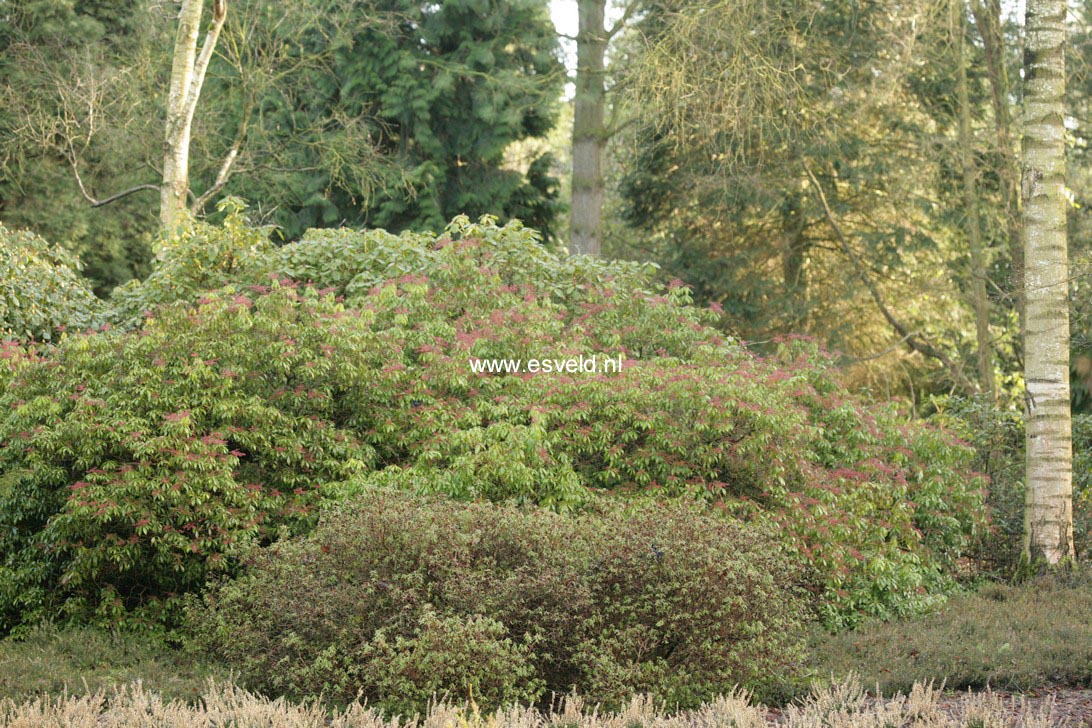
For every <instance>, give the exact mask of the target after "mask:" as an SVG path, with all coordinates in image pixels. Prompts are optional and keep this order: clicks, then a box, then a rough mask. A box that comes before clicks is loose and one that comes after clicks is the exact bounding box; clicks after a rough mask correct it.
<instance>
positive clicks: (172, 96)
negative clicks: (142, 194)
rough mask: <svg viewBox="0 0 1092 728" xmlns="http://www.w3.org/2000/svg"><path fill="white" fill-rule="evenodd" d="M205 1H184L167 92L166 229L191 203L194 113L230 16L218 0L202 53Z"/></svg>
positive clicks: (162, 205) (162, 202)
mask: <svg viewBox="0 0 1092 728" xmlns="http://www.w3.org/2000/svg"><path fill="white" fill-rule="evenodd" d="M204 4H205V3H204V0H182V9H181V10H180V11H179V14H178V33H177V35H176V36H175V43H174V58H173V60H172V62H171V82H170V88H169V90H168V93H167V123H166V138H165V140H164V145H163V185H162V186H161V187H160V193H159V195H160V196H159V221H160V226H161V227H162V229H163V231H164V232H170V231H171V230H173V229H174V227H175V225H176V224H177V223H178V216H179V214H180V213H181V212H182V211H183V210H185V209H186V208H187V206H188V205H187V202H188V197H189V191H190V131H191V127H192V126H193V114H194V111H195V110H196V109H197V99H198V98H199V97H200V95H201V86H202V84H204V81H205V71H206V70H207V69H208V65H209V61H210V60H212V52H213V49H214V48H215V47H216V40H217V38H219V35H220V29H221V28H222V27H223V25H224V18H225V17H226V15H227V5H226V1H225V0H214V1H213V6H212V26H211V27H210V28H209V32H208V35H207V36H206V37H205V42H204V44H202V46H201V53H200V55H198V52H197V36H198V34H199V33H200V30H201V12H202V10H203V9H204Z"/></svg>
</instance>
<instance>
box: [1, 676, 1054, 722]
mask: <svg viewBox="0 0 1092 728" xmlns="http://www.w3.org/2000/svg"><path fill="white" fill-rule="evenodd" d="M939 698H940V694H939V692H938V691H936V690H934V689H933V688H932V687H930V686H923V685H916V686H915V687H914V689H913V690H912V691H911V692H910V694H909V695H899V696H896V697H894V698H891V699H886V700H875V699H872V698H870V697H869V696H868V695H867V694H866V693H865V691H864V690H863V689H862V688H861V686H860V683H859V682H857V681H854V680H849V681H847V682H845V683H842V684H840V685H838V686H835V687H834V688H829V689H823V690H817V691H816V692H815V693H813V694H812V695H810V696H809V697H808V698H807V699H806V700H804V701H802V702H801V703H800V704H798V705H794V706H790V707H789V708H787V709H786V710H785V711H784V712H783V713H782V714H781V715H780V716H778V717H777V725H781V726H792V727H793V728H901V727H903V726H905V727H907V728H909V727H911V726H913V727H915V728H918V727H920V728H946V727H948V726H952V727H954V726H966V727H967V728H1003V727H1007V726H1012V727H1013V728H1015V727H1016V726H1021V727H1022V728H1040V727H1041V728H1048V727H1050V726H1058V725H1063V723H1060V722H1058V721H1055V720H1054V719H1053V716H1052V715H1051V714H1050V711H1049V708H1044V709H1040V710H1038V711H1032V710H1029V709H1023V708H1019V707H1017V709H1016V710H1015V711H1013V712H1015V713H1016V714H1017V715H1016V717H1013V716H1012V715H1010V710H1009V708H1010V707H1011V706H1008V705H1006V703H1005V702H1004V701H1003V700H1002V699H1001V698H1000V697H998V696H995V695H992V694H988V693H986V694H980V695H975V696H973V697H972V698H969V699H967V700H964V701H961V703H960V704H959V705H958V706H957V707H956V708H955V709H954V710H952V711H951V712H949V711H947V710H945V709H944V708H943V707H942V706H941V705H940V704H939V702H938V701H939ZM770 720H772V718H771V717H770V714H769V712H768V711H767V709H766V708H765V707H763V706H760V705H753V704H752V703H751V702H750V701H749V699H748V696H747V695H745V694H743V693H738V692H737V693H734V694H730V695H727V696H724V697H721V698H718V699H717V700H715V701H713V702H711V703H708V704H706V705H705V706H704V707H702V708H701V709H700V710H694V711H685V712H680V713H675V714H669V713H667V712H664V711H663V710H662V709H661V708H660V707H658V706H656V705H654V704H653V703H652V701H650V700H649V699H648V698H643V697H636V698H634V699H633V700H632V701H631V702H630V703H629V705H628V706H627V707H626V708H625V709H624V710H621V711H619V712H617V713H600V712H599V711H598V710H596V709H595V708H592V707H589V706H585V705H584V704H583V703H582V701H581V700H580V699H579V698H569V699H566V700H565V701H564V702H563V703H562V704H561V705H560V706H559V707H558V708H557V709H556V710H553V711H550V712H548V713H542V712H539V711H536V710H533V709H527V708H519V707H515V708H509V709H505V710H499V711H497V712H495V713H490V714H482V713H481V712H479V711H478V710H477V709H476V708H475V707H474V706H473V705H471V706H469V707H465V706H464V707H459V706H452V705H438V706H436V707H434V708H433V709H432V711H431V712H430V713H429V715H428V716H427V717H424V718H420V717H415V718H413V719H410V720H403V719H397V718H395V719H387V718H384V717H383V716H382V715H380V714H378V713H376V712H374V711H373V710H371V709H370V708H367V707H366V706H364V705H361V704H360V703H354V704H352V705H350V706H349V707H348V708H347V709H346V710H344V711H342V712H338V713H336V714H330V713H329V712H328V711H327V709H326V708H324V707H323V706H322V705H321V704H319V703H317V702H316V703H309V704H303V705H297V704H292V703H288V702H286V701H284V700H283V699H278V700H269V699H267V698H262V697H259V696H256V695H253V694H251V693H248V692H246V691H244V690H242V689H240V688H237V687H234V686H232V685H230V684H228V685H218V684H216V683H215V682H212V681H210V682H209V684H208V687H207V689H206V691H205V694H204V696H203V698H202V700H200V701H198V702H197V703H196V704H187V703H186V702H184V701H181V700H173V701H164V700H163V699H162V698H161V697H160V696H159V694H158V693H154V692H152V691H149V690H146V689H145V688H144V687H143V686H142V685H141V684H140V683H131V684H129V685H128V686H126V687H124V688H121V689H117V690H115V691H114V692H113V693H112V694H110V695H108V694H107V693H106V692H105V691H103V690H99V691H98V692H97V693H93V694H89V695H82V696H72V695H67V694H63V695H60V696H53V697H43V698H37V699H33V700H30V701H28V702H22V703H19V702H16V701H14V700H11V699H4V700H3V701H0V726H10V727H11V728H16V727H18V728H52V727H57V728H61V727H62V726H63V727H64V728H83V727H85V726H86V727H87V728H143V727H148V728H152V727H158V726H164V727H166V726H171V727H177V728H214V727H215V728H228V727H229V726H231V727H232V728H258V727H259V726H261V728H282V727H284V728H289V727H291V728H311V727H312V726H313V727H314V728H319V727H320V726H321V727H322V728H509V727H511V728H729V727H732V728H762V727H765V726H768V725H770V722H769V721H770Z"/></svg>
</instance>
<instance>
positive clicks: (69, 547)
mask: <svg viewBox="0 0 1092 728" xmlns="http://www.w3.org/2000/svg"><path fill="white" fill-rule="evenodd" d="M346 318H349V319H351V317H350V316H348V314H346V312H345V311H344V310H343V309H342V307H340V306H338V305H337V304H335V303H333V302H332V301H331V300H329V299H319V298H318V297H316V296H314V295H309V296H306V297H303V298H301V297H299V296H297V294H296V292H295V291H294V290H291V289H283V290H279V291H278V292H277V294H276V295H268V296H263V297H262V298H261V299H259V300H258V301H257V302H252V301H250V300H249V299H246V297H244V296H242V295H238V294H233V293H231V292H230V291H227V292H224V293H223V294H220V295H214V296H211V297H209V298H207V299H205V300H204V302H203V303H201V304H200V305H199V306H198V307H196V308H188V307H184V306H176V307H173V308H166V309H162V310H161V311H160V314H159V317H158V318H156V319H153V320H149V321H147V322H146V326H145V328H144V329H143V330H141V331H140V332H139V333H138V334H118V333H115V332H104V333H100V334H97V335H94V336H80V337H74V338H68V339H66V340H64V341H63V342H61V343H60V344H59V345H58V346H56V347H54V348H51V349H49V350H48V351H47V352H46V354H39V353H38V352H36V351H34V350H20V349H16V348H13V347H9V348H8V349H7V350H6V352H5V353H6V355H7V358H6V359H5V360H4V363H5V365H6V366H5V370H6V375H5V376H6V377H7V378H8V387H6V388H5V390H4V391H3V392H2V393H0V442H2V443H3V447H0V472H2V473H3V475H2V476H0V631H7V630H10V629H12V628H14V627H15V626H17V625H19V624H27V623H31V624H32V623H34V622H37V621H39V620H40V619H43V618H56V619H59V620H61V621H66V620H74V621H77V622H85V621H88V620H90V621H93V622H96V623H102V624H114V623H116V622H118V621H124V622H127V623H129V624H131V625H135V624H149V625H154V623H157V622H160V621H162V620H167V621H168V622H169V617H170V614H171V610H172V609H173V606H174V604H175V603H176V600H177V597H178V596H180V595H181V594H183V593H185V592H187V591H191V590H194V589H197V588H200V587H201V585H202V584H203V583H204V580H205V576H206V573H207V572H209V571H210V570H211V571H216V570H220V569H228V568H230V567H231V566H232V564H233V563H234V558H235V557H236V556H237V555H238V554H240V553H242V552H243V551H245V550H246V548H247V547H248V546H249V545H250V544H252V543H255V542H261V541H263V540H268V539H271V538H273V537H275V536H276V535H277V534H278V533H279V532H280V530H281V529H282V528H287V529H288V530H289V531H299V530H301V529H304V528H306V527H307V526H308V524H309V523H312V522H313V515H312V513H311V511H312V509H313V508H314V506H315V505H316V504H317V503H318V502H319V501H320V500H321V499H322V498H323V489H324V488H325V487H326V484H327V483H330V482H335V481H338V480H341V479H344V478H345V477H347V476H348V475H351V474H352V473H353V472H354V470H356V469H360V468H365V467H369V466H370V464H371V458H372V455H371V449H370V448H368V447H367V445H365V444H363V443H362V442H360V439H359V437H357V436H356V435H355V434H354V433H353V431H352V430H350V429H346V428H345V427H344V425H345V424H346V422H347V420H348V419H350V418H349V417H348V416H346V415H345V414H344V413H343V412H342V405H341V404H340V402H339V399H338V398H339V393H340V392H344V391H351V390H354V389H356V388H360V387H366V386H367V382H368V380H369V379H370V378H372V377H373V376H374V371H375V370H374V368H373V367H374V364H375V360H374V359H373V358H372V355H374V354H375V352H370V353H369V352H367V351H364V350H363V349H362V348H361V345H360V344H361V342H360V341H359V340H355V339H354V338H353V337H352V336H344V337H342V336H341V334H340V333H339V332H340V330H341V329H342V328H343V319H346ZM338 340H340V344H339V346H338V347H336V348H335V347H331V346H330V345H329V344H328V343H327V342H328V341H338ZM354 341H356V343H355V344H354Z"/></svg>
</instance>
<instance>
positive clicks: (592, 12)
mask: <svg viewBox="0 0 1092 728" xmlns="http://www.w3.org/2000/svg"><path fill="white" fill-rule="evenodd" d="M606 5H607V3H606V0H577V8H578V12H579V16H580V29H579V32H578V33H577V36H576V97H575V99H574V108H573V190H572V217H571V222H570V230H569V233H570V237H569V251H570V252H571V253H573V254H578V253H585V254H588V255H599V254H600V251H601V249H602V240H601V238H602V229H601V228H602V225H601V217H602V211H603V150H604V147H605V146H606V137H607V134H606V129H605V127H604V120H605V115H606V114H605V112H606V54H607V42H608V36H607V30H606V28H605V25H604V24H605V21H606Z"/></svg>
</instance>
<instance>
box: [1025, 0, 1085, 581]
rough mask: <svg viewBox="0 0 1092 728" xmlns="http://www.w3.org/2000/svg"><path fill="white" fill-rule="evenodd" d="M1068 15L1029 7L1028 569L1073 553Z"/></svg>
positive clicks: (1052, 6)
mask: <svg viewBox="0 0 1092 728" xmlns="http://www.w3.org/2000/svg"><path fill="white" fill-rule="evenodd" d="M1065 17H1066V2H1065V0H1027V9H1026V14H1025V28H1026V33H1027V40H1026V47H1025V50H1024V112H1025V124H1024V143H1023V184H1022V192H1023V199H1024V209H1023V239H1024V291H1025V316H1026V321H1027V331H1026V334H1025V339H1024V349H1025V355H1024V376H1025V379H1026V382H1027V406H1028V419H1027V481H1026V483H1027V499H1026V503H1025V510H1024V556H1025V558H1026V559H1028V560H1029V562H1030V563H1033V564H1034V563H1037V562H1040V561H1045V562H1046V563H1047V564H1051V565H1053V564H1059V563H1063V562H1065V561H1066V560H1068V559H1072V558H1073V555H1074V552H1073V469H1072V460H1073V447H1072V445H1073V443H1072V431H1071V429H1070V428H1071V423H1070V406H1069V302H1068V294H1069V282H1068V279H1069V272H1068V267H1069V266H1068V256H1067V241H1066V201H1065V138H1064V133H1065V127H1064V115H1065V107H1064V94H1065Z"/></svg>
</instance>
